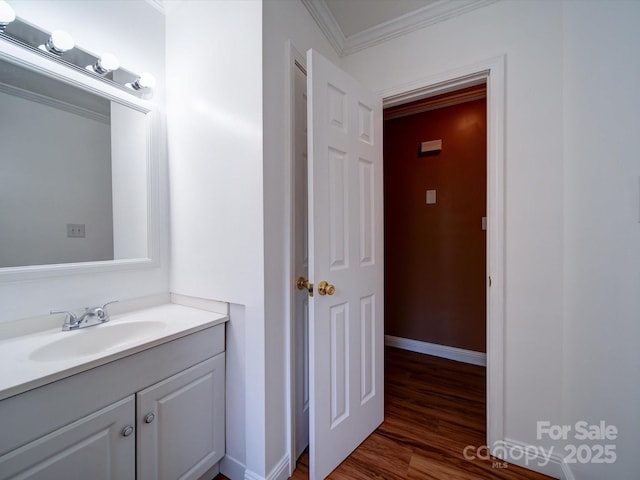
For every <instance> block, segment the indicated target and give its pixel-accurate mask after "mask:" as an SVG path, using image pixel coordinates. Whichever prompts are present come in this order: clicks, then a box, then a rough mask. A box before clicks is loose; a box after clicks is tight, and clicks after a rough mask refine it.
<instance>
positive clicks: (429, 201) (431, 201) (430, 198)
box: [427, 190, 436, 205]
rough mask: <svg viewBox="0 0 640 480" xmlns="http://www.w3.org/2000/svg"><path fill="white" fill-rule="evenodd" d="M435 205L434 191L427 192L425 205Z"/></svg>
mask: <svg viewBox="0 0 640 480" xmlns="http://www.w3.org/2000/svg"><path fill="white" fill-rule="evenodd" d="M434 203H436V191H435V190H427V205H433V204H434Z"/></svg>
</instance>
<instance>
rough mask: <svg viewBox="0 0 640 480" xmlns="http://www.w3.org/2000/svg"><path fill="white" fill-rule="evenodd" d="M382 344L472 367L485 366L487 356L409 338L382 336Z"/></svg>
mask: <svg viewBox="0 0 640 480" xmlns="http://www.w3.org/2000/svg"><path fill="white" fill-rule="evenodd" d="M384 344H385V345H388V346H390V347H396V348H401V349H403V350H409V351H411V352H417V353H424V354H425V355H433V356H434V357H440V358H448V359H449V360H455V361H456V362H464V363H470V364H472V365H480V366H481V367H486V366H487V354H486V353H482V352H475V351H473V350H465V349H464V348H457V347H450V346H448V345H438V344H437V343H429V342H422V341H420V340H413V339H411V338H402V337H394V336H392V335H385V336H384Z"/></svg>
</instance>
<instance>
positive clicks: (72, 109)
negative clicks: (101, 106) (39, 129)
mask: <svg viewBox="0 0 640 480" xmlns="http://www.w3.org/2000/svg"><path fill="white" fill-rule="evenodd" d="M0 92H2V93H6V94H7V95H12V96H14V97H17V98H21V99H23V100H27V101H29V102H35V103H39V104H40V105H45V106H47V107H51V108H56V109H58V110H62V111H64V112H67V113H71V114H73V115H78V116H80V117H84V118H88V119H90V120H95V121H96V122H100V123H104V124H106V125H109V126H110V125H111V119H110V116H109V115H105V114H104V113H98V112H96V111H93V110H89V109H87V108H82V107H79V106H77V105H73V104H71V103H67V102H64V101H62V100H58V99H57V98H53V97H48V96H46V95H40V94H39V93H35V92H31V91H29V90H25V89H23V88H19V87H16V86H14V85H9V84H6V83H0Z"/></svg>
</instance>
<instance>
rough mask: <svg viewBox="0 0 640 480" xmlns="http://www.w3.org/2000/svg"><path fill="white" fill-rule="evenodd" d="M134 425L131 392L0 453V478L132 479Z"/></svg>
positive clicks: (48, 479) (133, 475) (59, 479)
mask: <svg viewBox="0 0 640 480" xmlns="http://www.w3.org/2000/svg"><path fill="white" fill-rule="evenodd" d="M133 425H135V400H134V397H133V395H132V396H130V397H127V398H125V399H123V400H120V401H119V402H116V403H114V404H113V405H109V406H108V407H105V408H103V409H102V410H99V411H98V412H95V413H93V414H91V415H88V416H86V417H84V418H81V419H80V420H77V421H76V422H73V423H72V424H70V425H67V426H65V427H62V428H60V429H58V430H56V431H54V432H52V433H50V434H49V435H46V436H44V437H42V438H39V439H37V440H35V441H33V442H31V443H28V444H27V445H24V446H22V447H20V448H18V449H16V450H14V451H12V452H9V453H7V454H5V455H3V456H1V457H0V478H2V479H9V478H11V479H23V480H26V479H29V480H68V479H71V478H83V479H84V478H87V479H89V478H90V479H92V480H127V479H130V480H133V479H134V478H135V461H136V460H135V434H134V429H133ZM126 427H129V428H130V431H128V432H127V434H123V432H124V429H125V428H126Z"/></svg>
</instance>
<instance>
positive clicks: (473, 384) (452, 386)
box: [216, 347, 551, 480]
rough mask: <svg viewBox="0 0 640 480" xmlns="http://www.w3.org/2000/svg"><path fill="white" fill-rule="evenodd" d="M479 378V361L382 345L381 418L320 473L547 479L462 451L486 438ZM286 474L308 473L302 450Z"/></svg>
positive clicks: (342, 479)
mask: <svg viewBox="0 0 640 480" xmlns="http://www.w3.org/2000/svg"><path fill="white" fill-rule="evenodd" d="M485 385H486V381H485V369H484V368H483V367H478V366H475V365H467V364H463V363H459V362H454V361H451V360H445V359H441V358H437V357H431V356H428V355H421V354H419V353H413V352H407V351H404V350H399V349H396V348H390V347H387V349H386V358H385V420H384V422H383V423H382V425H380V427H379V428H378V429H377V430H376V431H375V432H373V433H372V434H371V435H370V436H369V437H368V438H367V439H366V440H365V441H364V442H363V443H362V444H361V445H360V446H359V447H358V448H357V449H356V450H355V451H354V452H353V453H352V454H351V455H350V456H349V457H348V458H347V459H346V460H345V461H344V462H342V463H341V464H340V465H339V466H338V468H336V469H335V470H334V471H333V472H332V473H331V475H330V476H329V477H328V478H329V479H331V480H373V479H381V480H404V479H412V480H445V479H446V480H485V479H499V480H546V479H550V478H551V477H547V476H546V475H541V474H539V473H536V472H532V471H530V470H526V469H523V468H521V467H518V466H516V465H512V464H506V463H504V462H501V461H497V460H496V461H495V462H494V461H492V460H480V459H475V460H467V459H465V457H464V455H463V451H464V448H465V447H466V446H467V445H472V446H474V447H480V446H482V445H485V444H486V436H485V435H486V434H485V418H486V403H485V398H486V395H485ZM224 478H225V477H224V476H222V475H220V476H219V477H217V478H216V480H218V479H224ZM291 478H292V479H294V480H303V479H304V480H307V479H308V478H309V474H308V455H307V453H306V452H305V453H304V454H303V455H302V456H301V457H300V459H299V461H298V464H297V466H296V470H295V471H294V473H293V476H292V477H291Z"/></svg>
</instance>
